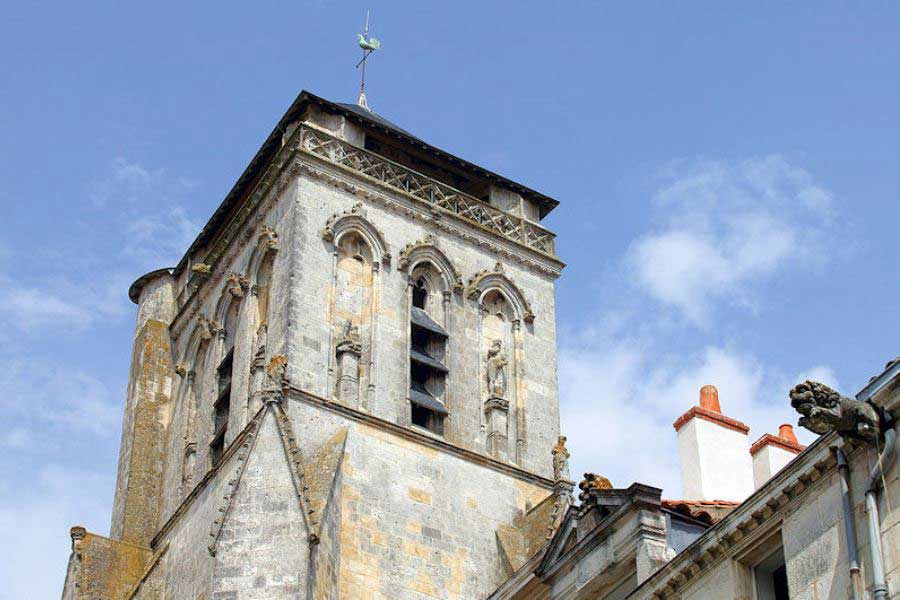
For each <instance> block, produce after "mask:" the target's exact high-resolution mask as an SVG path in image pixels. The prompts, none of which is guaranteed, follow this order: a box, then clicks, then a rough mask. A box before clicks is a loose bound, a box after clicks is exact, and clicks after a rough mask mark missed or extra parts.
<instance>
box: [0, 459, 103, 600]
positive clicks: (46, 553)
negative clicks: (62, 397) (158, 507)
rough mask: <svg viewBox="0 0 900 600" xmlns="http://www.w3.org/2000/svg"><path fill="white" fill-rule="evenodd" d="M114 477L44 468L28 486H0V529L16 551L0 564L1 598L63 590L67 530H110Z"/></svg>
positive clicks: (48, 594)
mask: <svg viewBox="0 0 900 600" xmlns="http://www.w3.org/2000/svg"><path fill="white" fill-rule="evenodd" d="M113 481H114V478H113V477H112V476H111V475H103V476H101V475H99V474H97V473H94V472H91V471H84V470H79V469H72V468H69V467H63V466H61V465H47V466H44V467H42V468H41V469H40V471H39V472H38V473H37V477H36V480H35V481H33V482H31V483H30V484H29V485H27V486H23V485H20V484H19V483H17V484H16V485H15V486H10V485H6V486H3V487H0V529H2V530H3V531H4V532H6V535H7V536H8V537H9V539H11V540H15V551H12V552H7V553H6V555H5V557H4V559H3V560H2V561H0V580H2V581H3V586H2V589H0V598H10V599H13V598H53V597H58V596H59V594H60V593H61V592H62V587H63V581H64V579H65V574H66V563H67V561H68V557H69V551H70V548H71V541H70V538H69V528H70V527H71V526H72V525H76V524H78V525H84V526H86V527H87V528H88V530H89V531H92V532H94V533H99V534H101V535H105V534H106V533H107V532H108V529H109V522H108V519H109V513H110V509H111V500H112V490H113Z"/></svg>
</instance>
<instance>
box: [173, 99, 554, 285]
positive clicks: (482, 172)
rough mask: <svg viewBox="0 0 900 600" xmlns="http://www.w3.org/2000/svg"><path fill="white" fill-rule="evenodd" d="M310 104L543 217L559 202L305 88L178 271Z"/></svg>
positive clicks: (256, 176) (233, 206)
mask: <svg viewBox="0 0 900 600" xmlns="http://www.w3.org/2000/svg"><path fill="white" fill-rule="evenodd" d="M311 104H315V105H318V106H319V107H321V108H324V109H325V110H327V111H329V112H333V113H337V114H340V115H342V116H344V117H347V118H349V119H350V120H352V121H354V122H356V123H357V124H359V125H361V126H362V127H364V128H368V129H375V130H379V131H381V132H382V133H386V134H388V135H389V136H391V137H393V138H395V139H397V140H398V141H400V142H402V143H405V144H409V145H411V146H413V147H416V148H417V149H418V150H421V151H425V152H427V153H430V154H432V155H433V156H434V157H435V158H436V159H438V160H443V161H447V162H449V163H452V164H453V165H454V166H455V167H457V168H460V169H462V170H464V171H469V172H471V173H472V174H473V175H475V176H477V177H481V178H483V179H485V180H487V181H492V182H496V183H498V184H500V185H502V186H503V187H506V188H508V189H510V190H512V191H514V192H516V193H519V194H521V195H522V196H523V197H525V198H528V199H529V200H530V201H531V202H534V203H535V204H537V205H538V206H539V207H540V216H541V217H544V216H546V215H547V214H548V213H549V212H550V211H552V210H553V209H554V208H556V206H558V205H559V202H558V201H557V200H555V199H553V198H551V197H549V196H545V195H544V194H542V193H540V192H537V191H535V190H533V189H531V188H529V187H526V186H524V185H522V184H519V183H516V182H514V181H512V180H510V179H507V178H505V177H503V176H502V175H498V174H497V173H494V172H492V171H489V170H488V169H485V168H483V167H480V166H478V165H476V164H474V163H470V162H468V161H466V160H463V159H461V158H459V157H457V156H454V155H453V154H450V153H449V152H446V151H444V150H441V149H440V148H437V147H435V146H432V145H431V144H428V143H427V142H425V141H423V140H421V139H419V138H417V137H416V136H414V135H412V134H411V133H409V132H408V131H406V130H405V129H403V128H401V127H399V126H397V125H395V124H394V123H392V122H391V121H389V120H387V119H385V118H384V117H382V116H381V115H379V114H377V113H374V112H372V111H370V110H367V109H365V108H363V107H361V106H359V105H357V104H350V103H339V102H332V101H330V100H326V99H325V98H322V97H320V96H317V95H315V94H313V93H311V92H307V91H306V90H304V91H302V92H300V95H299V96H297V98H296V99H295V100H294V102H293V103H292V104H291V106H290V107H289V108H288V109H287V111H286V112H285V113H284V115H283V116H282V117H281V119H280V120H279V121H278V124H277V125H275V128H274V129H273V130H272V132H271V133H270V134H269V136H268V137H267V138H266V140H265V142H263V144H262V146H261V147H260V149H259V150H258V151H257V153H256V155H255V156H254V157H253V159H252V160H251V161H250V164H248V165H247V168H246V169H245V170H244V172H243V173H242V174H241V176H240V177H239V178H238V180H237V182H236V183H235V184H234V187H232V188H231V191H230V192H229V193H228V195H227V196H226V197H225V199H224V200H223V201H222V203H221V204H220V205H219V207H218V208H217V209H216V211H215V212H214V213H213V215H212V216H211V217H210V219H209V221H208V222H207V223H206V225H205V226H204V227H203V230H202V231H201V232H200V234H199V235H198V236H197V239H195V240H194V242H193V243H192V244H191V246H190V248H188V250H187V252H185V254H184V257H183V258H182V259H181V261H180V262H179V264H178V266H177V267H176V268H175V270H176V271H180V270H181V269H183V268H184V267H185V266H186V264H187V257H188V256H190V255H191V253H192V252H193V251H194V250H195V249H196V248H198V247H202V246H203V245H205V244H206V243H207V242H209V241H210V239H212V238H213V237H214V235H215V232H216V231H218V230H219V228H220V227H221V226H222V225H223V224H225V223H226V222H227V221H228V219H229V217H230V216H231V215H232V213H233V212H234V211H235V210H236V209H237V207H238V206H240V204H241V203H242V199H243V198H245V197H246V196H247V194H249V193H250V192H252V190H253V188H254V187H255V184H256V183H257V182H258V180H259V178H260V177H261V176H262V174H263V173H264V172H265V169H266V167H267V166H268V164H269V162H270V161H271V160H272V159H273V158H274V157H275V155H276V154H277V153H278V151H279V150H280V149H281V136H282V134H283V133H284V132H285V131H286V129H287V127H288V125H290V124H291V123H292V122H294V121H296V120H297V119H298V118H300V117H301V116H302V115H303V113H304V111H305V110H306V109H307V108H308V107H309V106H310V105H311Z"/></svg>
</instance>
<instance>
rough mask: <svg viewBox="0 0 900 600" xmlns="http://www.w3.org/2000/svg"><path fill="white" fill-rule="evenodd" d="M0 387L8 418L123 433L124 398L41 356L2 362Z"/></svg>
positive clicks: (95, 432) (78, 371)
mask: <svg viewBox="0 0 900 600" xmlns="http://www.w3.org/2000/svg"><path fill="white" fill-rule="evenodd" d="M0 389H2V390H3V391H4V393H3V396H2V397H0V407H2V408H3V411H4V414H6V415H8V416H10V417H15V418H17V419H20V420H21V421H22V422H24V424H27V425H32V426H34V427H39V428H42V429H43V430H44V431H46V429H47V428H48V427H56V428H58V429H59V430H61V431H64V432H70V431H73V430H74V431H79V432H81V434H91V435H100V436H109V435H112V434H115V433H118V432H119V429H120V426H121V406H122V399H121V397H120V395H119V394H113V393H112V392H111V391H110V389H109V387H108V386H107V384H106V383H104V382H103V381H101V380H100V379H98V378H97V377H95V376H93V375H91V374H90V373H87V372H85V371H83V370H81V369H79V368H74V367H68V366H65V365H63V364H60V363H59V362H58V361H56V360H50V359H46V360H42V359H41V358H40V357H38V356H31V357H30V358H29V359H28V360H21V359H12V360H9V359H0ZM22 426H25V425H22Z"/></svg>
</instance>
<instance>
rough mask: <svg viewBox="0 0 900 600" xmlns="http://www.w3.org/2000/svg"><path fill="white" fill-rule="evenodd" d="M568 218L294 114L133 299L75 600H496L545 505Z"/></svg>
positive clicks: (303, 104) (326, 111)
mask: <svg viewBox="0 0 900 600" xmlns="http://www.w3.org/2000/svg"><path fill="white" fill-rule="evenodd" d="M556 204H557V203H556V201H554V200H552V199H550V198H548V197H546V196H544V195H542V194H539V193H537V192H535V191H533V190H530V189H528V188H525V187H524V186H521V185H519V184H516V183H514V182H511V181H509V180H506V179H504V178H502V177H500V176H499V175H496V174H494V173H491V172H489V171H487V170H485V169H481V168H480V167H477V166H475V165H472V164H469V163H467V162H465V161H463V160H461V159H458V158H456V157H453V156H451V155H449V154H446V153H444V152H442V151H440V150H438V149H436V148H433V147H431V146H429V145H428V144H426V143H424V142H422V141H420V140H418V139H416V138H414V137H413V136H411V135H410V134H408V133H406V132H405V131H403V130H401V129H399V128H398V127H396V126H394V125H393V124H391V123H389V122H387V121H385V120H383V119H381V118H380V117H378V116H377V115H375V114H374V113H371V112H369V111H368V110H365V109H363V108H360V107H358V106H355V105H341V104H335V103H332V102H329V101H327V100H324V99H322V98H319V97H316V96H314V95H312V94H309V93H306V92H304V93H302V94H301V95H300V96H299V97H298V99H297V100H296V101H295V102H294V104H293V105H292V106H291V107H290V109H289V110H288V112H287V114H285V116H284V117H283V118H282V119H281V121H280V122H279V124H278V125H277V127H276V128H275V130H274V131H273V133H272V134H271V135H270V136H269V138H268V140H267V141H266V142H265V144H264V145H263V147H262V149H261V150H260V151H259V153H258V154H257V155H256V157H255V158H254V159H253V161H252V162H251V164H250V166H249V167H248V168H247V170H246V171H245V173H244V174H243V175H242V176H241V178H240V179H239V181H238V182H237V184H236V185H235V187H234V189H233V190H232V192H231V193H230V194H229V196H228V197H227V198H226V200H225V201H224V202H223V204H222V205H221V206H220V207H219V209H218V210H217V211H216V213H215V214H214V215H213V217H212V218H211V220H210V221H209V223H208V224H207V226H206V227H205V228H204V230H203V231H202V233H201V234H200V236H199V237H198V239H197V240H196V241H195V242H194V244H193V245H192V246H191V247H190V248H189V249H188V250H187V253H186V255H185V257H184V259H183V260H182V261H181V263H180V264H179V265H178V266H177V267H175V268H174V269H162V270H159V271H155V272H152V273H149V274H148V275H146V276H144V277H142V278H140V279H139V280H138V281H137V282H135V284H134V285H133V286H132V288H131V290H130V292H129V293H130V295H131V298H132V300H134V301H135V302H136V303H137V305H138V318H137V327H136V332H135V341H134V348H133V361H132V366H131V373H130V379H129V387H128V394H127V399H126V407H125V417H124V424H123V435H122V445H121V453H120V460H119V474H118V480H117V488H116V494H115V502H114V509H113V516H112V526H111V532H110V536H109V537H108V538H106V537H101V536H97V535H95V534H92V533H88V532H84V531H82V530H81V529H78V528H76V529H75V530H74V533H73V536H74V538H73V539H74V551H73V558H72V561H71V564H70V567H69V574H68V578H67V584H66V592H65V597H73V598H81V597H84V598H88V597H90V598H95V597H104V598H105V597H121V596H126V597H135V598H140V597H173V598H174V597H184V598H188V597H189V598H199V597H204V598H220V597H234V596H233V594H237V596H240V597H245V596H246V597H253V598H262V597H267V598H268V597H272V598H275V597H285V596H294V597H310V598H313V597H315V598H331V597H385V598H397V597H435V598H438V597H448V598H472V597H478V596H484V595H486V594H487V593H489V592H490V591H491V590H493V589H494V588H496V587H497V586H499V585H500V584H501V583H502V581H503V578H504V575H503V573H504V568H503V565H502V564H501V563H502V560H503V559H502V557H501V551H500V549H499V547H498V544H497V540H496V534H495V531H496V530H497V528H498V527H501V526H504V525H511V524H512V523H513V521H514V519H515V518H516V517H517V516H519V515H520V514H522V513H523V512H525V510H526V507H532V506H535V505H538V504H540V503H542V502H543V501H544V500H546V499H547V498H548V497H550V496H552V495H553V490H554V479H553V461H552V454H551V450H552V449H553V447H554V445H555V444H556V443H557V439H558V435H559V403H558V395H557V376H556V358H555V357H556V329H555V316H554V281H555V279H556V278H557V277H558V276H559V274H560V271H561V269H562V267H563V265H562V263H561V262H560V261H559V260H558V259H557V258H556V255H555V250H554V240H553V237H554V236H553V234H552V233H551V232H549V231H547V230H546V229H544V228H543V227H541V225H540V220H541V218H542V217H544V216H545V215H546V214H547V213H548V212H549V211H550V210H552V209H553V208H554V207H555V206H556ZM570 488H571V486H570ZM548 518H549V515H548ZM123 561H124V562H127V563H128V565H129V566H128V568H122V566H121V565H122V564H123ZM114 564H115V565H119V566H118V567H116V568H112V566H111V565H114Z"/></svg>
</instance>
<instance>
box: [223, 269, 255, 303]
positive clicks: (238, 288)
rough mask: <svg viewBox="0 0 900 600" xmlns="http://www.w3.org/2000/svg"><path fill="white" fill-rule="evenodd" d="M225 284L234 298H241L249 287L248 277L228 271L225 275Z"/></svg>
mask: <svg viewBox="0 0 900 600" xmlns="http://www.w3.org/2000/svg"><path fill="white" fill-rule="evenodd" d="M225 285H226V286H227V288H228V291H229V292H231V295H232V296H234V297H235V298H243V297H244V294H245V293H246V292H247V290H248V289H249V287H250V279H249V278H248V277H247V276H246V275H244V274H243V273H235V272H234V271H229V273H228V274H227V275H226V276H225Z"/></svg>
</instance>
